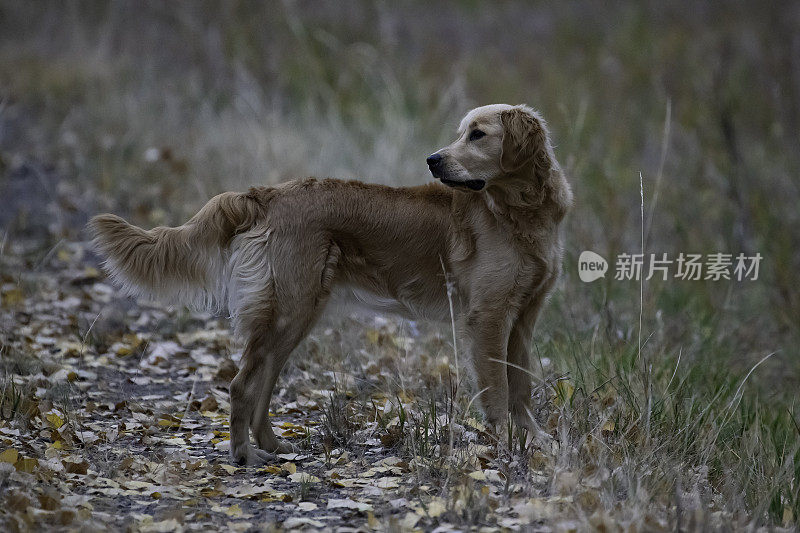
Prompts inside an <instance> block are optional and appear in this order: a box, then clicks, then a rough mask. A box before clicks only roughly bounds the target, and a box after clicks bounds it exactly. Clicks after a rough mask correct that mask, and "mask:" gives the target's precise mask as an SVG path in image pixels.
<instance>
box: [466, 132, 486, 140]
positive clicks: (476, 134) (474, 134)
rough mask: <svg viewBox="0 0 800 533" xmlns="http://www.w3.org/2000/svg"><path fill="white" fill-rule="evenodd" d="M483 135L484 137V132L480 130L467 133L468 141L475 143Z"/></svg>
mask: <svg viewBox="0 0 800 533" xmlns="http://www.w3.org/2000/svg"><path fill="white" fill-rule="evenodd" d="M485 135H486V132H483V131H481V130H472V131H471V132H469V140H470V141H477V140H478V139H480V138H481V137H483V136H485Z"/></svg>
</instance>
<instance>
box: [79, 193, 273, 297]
mask: <svg viewBox="0 0 800 533" xmlns="http://www.w3.org/2000/svg"><path fill="white" fill-rule="evenodd" d="M263 213H264V206H263V203H262V202H261V201H259V198H258V197H257V195H256V194H254V191H253V190H251V191H250V192H249V193H243V194H241V193H232V192H227V193H223V194H220V195H217V196H215V197H214V198H212V199H211V200H210V201H209V202H208V203H207V204H206V205H205V206H204V207H203V208H202V209H201V210H200V211H199V212H198V213H197V214H196V215H195V216H193V217H192V218H191V219H190V220H189V221H188V222H186V223H185V224H183V225H182V226H178V227H177V228H167V227H157V228H153V229H151V230H144V229H142V228H139V227H136V226H133V225H131V224H129V223H128V222H126V221H125V220H123V219H122V218H120V217H118V216H116V215H111V214H105V215H98V216H96V217H94V218H93V219H92V220H91V221H90V222H89V225H88V228H89V231H90V232H91V233H92V234H93V236H94V245H95V248H96V249H97V250H98V252H99V253H100V254H101V255H102V256H103V257H105V268H106V270H107V271H108V272H109V273H110V274H111V276H112V278H113V279H114V280H115V281H116V282H118V283H119V284H120V285H121V286H122V288H123V290H125V292H127V293H128V294H130V295H131V296H142V297H147V298H151V299H155V300H161V301H169V302H174V303H180V304H185V305H190V306H193V307H197V308H203V309H209V310H219V309H221V308H222V307H223V306H224V305H225V299H226V291H227V282H226V277H225V274H226V273H225V270H226V266H227V245H228V243H229V242H230V240H231V239H232V238H233V237H234V236H235V235H237V234H238V233H242V232H244V231H247V230H248V229H250V228H251V227H252V226H253V225H254V224H256V222H257V221H258V219H259V218H261V217H262V215H263Z"/></svg>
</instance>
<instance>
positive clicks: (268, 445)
mask: <svg viewBox="0 0 800 533" xmlns="http://www.w3.org/2000/svg"><path fill="white" fill-rule="evenodd" d="M259 448H261V449H262V450H266V451H267V452H272V453H297V452H299V451H300V448H298V447H297V446H295V445H294V444H291V443H289V442H287V441H285V440H283V439H276V438H273V439H270V440H269V441H267V442H264V443H260V442H259Z"/></svg>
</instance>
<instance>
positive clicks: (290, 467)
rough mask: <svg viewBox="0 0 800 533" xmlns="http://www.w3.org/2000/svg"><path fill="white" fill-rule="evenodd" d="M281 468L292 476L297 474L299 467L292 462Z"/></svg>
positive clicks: (284, 464)
mask: <svg viewBox="0 0 800 533" xmlns="http://www.w3.org/2000/svg"><path fill="white" fill-rule="evenodd" d="M281 468H282V469H283V470H284V471H285V472H289V473H290V474H294V473H296V472H297V465H296V464H294V463H292V462H288V463H283V464H282V465H281Z"/></svg>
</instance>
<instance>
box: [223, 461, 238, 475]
mask: <svg viewBox="0 0 800 533" xmlns="http://www.w3.org/2000/svg"><path fill="white" fill-rule="evenodd" d="M219 466H220V468H222V469H223V470H224V471H226V472H227V473H229V474H234V473H235V472H236V471H237V470H238V468H236V467H235V466H232V465H226V464H225V463H222V464H220V465H219Z"/></svg>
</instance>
